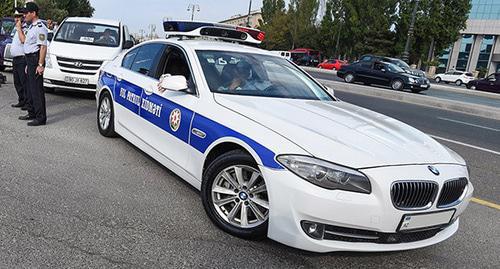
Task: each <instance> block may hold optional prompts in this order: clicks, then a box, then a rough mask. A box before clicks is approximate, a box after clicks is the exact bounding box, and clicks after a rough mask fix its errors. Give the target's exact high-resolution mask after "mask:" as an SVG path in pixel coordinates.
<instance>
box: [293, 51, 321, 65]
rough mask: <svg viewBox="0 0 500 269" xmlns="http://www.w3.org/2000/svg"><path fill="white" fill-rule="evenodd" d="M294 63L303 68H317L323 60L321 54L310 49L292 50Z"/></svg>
mask: <svg viewBox="0 0 500 269" xmlns="http://www.w3.org/2000/svg"><path fill="white" fill-rule="evenodd" d="M290 53H291V54H292V55H291V57H292V61H293V62H294V63H295V64H297V65H302V66H317V65H318V64H319V62H320V60H321V53H320V52H319V51H317V50H313V49H308V48H298V49H294V50H290Z"/></svg>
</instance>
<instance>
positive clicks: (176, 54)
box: [162, 46, 191, 81]
mask: <svg viewBox="0 0 500 269" xmlns="http://www.w3.org/2000/svg"><path fill="white" fill-rule="evenodd" d="M162 74H170V75H172V76H175V75H182V76H184V77H185V78H186V79H187V80H188V81H190V80H191V70H190V69H189V64H188V61H187V59H186V56H185V55H184V53H183V52H182V51H181V50H180V49H179V48H177V47H174V46H172V47H169V48H168V49H167V58H166V61H165V65H164V66H163V72H162Z"/></svg>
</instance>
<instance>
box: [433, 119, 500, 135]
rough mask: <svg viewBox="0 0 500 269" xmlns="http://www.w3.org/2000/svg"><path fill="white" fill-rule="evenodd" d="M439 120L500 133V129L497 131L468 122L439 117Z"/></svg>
mask: <svg viewBox="0 0 500 269" xmlns="http://www.w3.org/2000/svg"><path fill="white" fill-rule="evenodd" d="M437 118H438V119H440V120H445V121H451V122H455V123H460V124H464V125H469V126H473V127H477V128H482V129H486V130H490V131H495V132H500V129H495V128H491V127H486V126H482V125H477V124H474V123H468V122H465V121H460V120H454V119H449V118H444V117H437Z"/></svg>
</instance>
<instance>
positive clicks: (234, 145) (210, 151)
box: [202, 137, 263, 175]
mask: <svg viewBox="0 0 500 269" xmlns="http://www.w3.org/2000/svg"><path fill="white" fill-rule="evenodd" d="M237 149H240V150H243V151H244V152H246V153H248V155H250V156H251V157H252V158H253V159H254V161H255V163H256V164H257V165H263V164H262V160H261V158H260V157H259V155H258V154H257V152H256V151H255V150H254V149H253V148H252V147H251V146H250V145H248V144H247V143H245V142H244V141H241V140H239V139H237V138H234V137H223V138H220V139H218V140H216V141H214V142H213V143H212V144H211V145H210V146H209V147H208V148H207V149H206V151H205V157H204V160H203V167H202V175H203V173H204V172H205V169H206V168H207V167H208V165H209V164H210V163H211V162H213V161H214V160H215V159H216V158H217V156H220V155H221V154H224V153H226V152H229V151H232V150H237Z"/></svg>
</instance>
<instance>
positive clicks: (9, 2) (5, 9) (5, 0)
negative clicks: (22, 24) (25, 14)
mask: <svg viewBox="0 0 500 269" xmlns="http://www.w3.org/2000/svg"><path fill="white" fill-rule="evenodd" d="M17 5H18V6H23V5H24V2H23V1H22V0H18V1H17ZM13 14H14V0H1V1H0V18H2V17H12V15H13Z"/></svg>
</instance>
